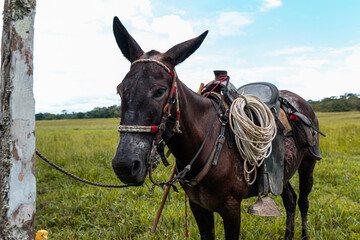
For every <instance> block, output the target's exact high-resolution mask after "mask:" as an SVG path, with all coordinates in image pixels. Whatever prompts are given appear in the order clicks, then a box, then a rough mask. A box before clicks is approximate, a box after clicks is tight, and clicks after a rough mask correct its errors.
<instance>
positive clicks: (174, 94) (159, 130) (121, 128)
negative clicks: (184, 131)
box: [118, 59, 181, 144]
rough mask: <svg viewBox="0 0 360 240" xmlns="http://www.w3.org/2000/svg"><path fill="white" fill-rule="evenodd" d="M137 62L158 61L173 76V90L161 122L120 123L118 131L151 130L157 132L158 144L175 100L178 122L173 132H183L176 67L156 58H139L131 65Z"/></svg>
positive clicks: (156, 142) (156, 139)
mask: <svg viewBox="0 0 360 240" xmlns="http://www.w3.org/2000/svg"><path fill="white" fill-rule="evenodd" d="M136 63H156V64H157V65H159V66H161V67H162V68H163V69H164V70H165V71H166V72H167V73H168V74H170V76H171V77H172V84H171V90H170V93H169V96H168V99H167V102H166V104H165V106H164V108H163V114H162V118H161V122H160V124H159V125H158V126H157V125H151V126H138V125H119V126H118V132H133V133H134V132H137V133H139V132H149V133H155V132H156V133H157V134H156V136H155V144H158V143H159V142H160V141H161V139H162V134H163V133H164V131H165V130H166V126H165V124H166V122H167V120H168V118H169V117H170V116H171V107H172V105H173V103H174V102H176V122H175V127H174V129H173V132H175V133H181V131H180V110H179V95H178V93H177V91H176V90H177V89H176V85H177V84H176V72H175V69H174V70H173V71H171V70H170V69H169V68H168V67H167V66H166V65H165V64H164V63H162V62H160V61H158V60H155V59H138V60H136V61H134V62H133V63H132V64H131V66H133V65H134V64H136Z"/></svg>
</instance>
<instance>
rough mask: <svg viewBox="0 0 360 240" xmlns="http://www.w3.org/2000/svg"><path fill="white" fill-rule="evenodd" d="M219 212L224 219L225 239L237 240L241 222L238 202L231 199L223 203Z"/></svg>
mask: <svg viewBox="0 0 360 240" xmlns="http://www.w3.org/2000/svg"><path fill="white" fill-rule="evenodd" d="M219 213H220V215H221V217H222V219H223V221H224V228H225V239H226V240H233V239H236V240H238V239H239V235H240V223H241V215H240V202H238V201H233V202H231V203H227V204H225V205H224V208H223V209H222V210H221V212H219Z"/></svg>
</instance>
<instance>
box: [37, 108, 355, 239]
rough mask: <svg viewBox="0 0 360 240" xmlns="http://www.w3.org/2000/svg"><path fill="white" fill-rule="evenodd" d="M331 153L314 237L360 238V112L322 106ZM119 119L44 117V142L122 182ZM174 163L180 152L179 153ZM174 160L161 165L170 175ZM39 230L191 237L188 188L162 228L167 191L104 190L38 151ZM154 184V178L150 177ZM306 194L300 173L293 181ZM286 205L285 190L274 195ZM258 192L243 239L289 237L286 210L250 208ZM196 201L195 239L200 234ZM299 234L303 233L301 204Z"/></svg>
mask: <svg viewBox="0 0 360 240" xmlns="http://www.w3.org/2000/svg"><path fill="white" fill-rule="evenodd" d="M318 118H319V120H320V130H321V131H322V132H324V133H325V134H326V135H327V137H325V138H324V137H320V149H321V153H322V155H323V159H322V160H320V161H319V162H318V163H317V165H316V167H315V171H314V187H313V190H312V192H311V193H310V196H309V199H310V209H309V216H308V229H309V234H310V237H311V238H312V239H360V187H359V183H360V113H359V112H349V113H318ZM118 122H119V120H118V119H87V120H54V121H38V122H36V148H37V149H38V150H39V151H40V152H42V153H43V154H44V155H46V156H47V157H48V158H49V159H51V160H52V161H54V162H55V163H56V164H58V165H59V166H61V167H63V168H65V169H67V170H69V171H70V172H72V173H74V174H76V175H78V176H80V177H82V178H85V179H87V180H90V181H95V182H101V183H106V184H120V182H119V181H118V179H117V178H116V176H115V174H114V173H113V170H112V168H111V159H112V157H113V155H114V153H115V150H116V145H117V142H118V138H119V135H118V133H117V131H116V126H117V124H118ZM171 161H172V163H173V162H174V159H171ZM170 171H171V169H170V167H168V168H164V167H163V166H160V167H159V169H158V171H157V173H156V178H157V179H159V180H161V181H165V180H167V178H168V176H169V174H170ZM36 177H37V213H36V219H35V228H36V230H40V229H45V230H47V231H49V239H185V204H184V192H183V190H182V189H181V188H180V187H179V193H175V192H174V191H171V194H170V201H167V203H166V204H165V207H164V210H163V214H162V216H161V218H160V221H159V224H158V227H157V230H156V232H155V233H150V229H151V226H152V223H153V220H154V217H155V215H156V212H157V209H158V206H159V203H160V201H161V198H162V195H163V190H162V189H159V188H156V189H155V190H154V192H150V191H149V190H148V189H147V187H146V186H141V187H136V188H135V187H134V188H127V189H104V188H98V187H92V186H88V185H85V184H83V183H79V182H76V181H75V180H72V179H70V178H69V177H67V176H65V175H63V174H62V173H60V172H58V171H56V170H55V169H53V168H52V167H50V166H49V165H47V164H46V163H44V162H43V161H42V160H41V159H39V158H37V166H36ZM146 181H147V182H148V183H149V184H150V182H149V181H148V180H146ZM291 183H292V186H293V187H294V189H295V191H296V192H297V193H298V189H299V188H298V178H297V176H295V177H294V178H293V179H292V180H291ZM272 198H273V199H274V200H275V202H276V203H277V205H278V206H279V207H280V210H281V211H282V213H284V214H285V209H284V207H283V205H282V200H281V197H272ZM255 200H256V198H251V199H247V200H244V201H243V203H242V208H241V214H242V223H241V235H240V239H282V238H283V236H284V234H285V220H286V219H285V215H284V216H282V217H258V216H252V215H249V214H247V213H246V210H247V207H248V206H249V205H251V204H252V203H254V202H255ZM187 208H188V210H187V211H188V227H189V234H190V238H189V239H199V233H198V229H197V226H196V222H195V219H194V217H193V215H192V214H191V211H190V209H189V206H188V205H187ZM215 221H216V223H215V226H216V239H224V231H223V223H222V220H221V217H220V216H219V215H218V214H216V215H215ZM295 222H296V224H295V239H300V238H301V218H300V212H299V210H298V209H297V213H296V220H295Z"/></svg>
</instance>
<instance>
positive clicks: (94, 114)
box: [35, 105, 121, 120]
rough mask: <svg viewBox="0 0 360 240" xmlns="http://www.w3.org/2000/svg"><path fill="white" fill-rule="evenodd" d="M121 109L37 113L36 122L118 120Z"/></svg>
mask: <svg viewBox="0 0 360 240" xmlns="http://www.w3.org/2000/svg"><path fill="white" fill-rule="evenodd" d="M120 112H121V107H120V106H117V105H113V106H110V107H96V108H94V109H93V110H91V111H89V112H85V113H83V112H72V113H68V112H67V111H66V110H62V111H61V114H53V113H37V114H35V119H36V120H57V119H87V118H119V117H120Z"/></svg>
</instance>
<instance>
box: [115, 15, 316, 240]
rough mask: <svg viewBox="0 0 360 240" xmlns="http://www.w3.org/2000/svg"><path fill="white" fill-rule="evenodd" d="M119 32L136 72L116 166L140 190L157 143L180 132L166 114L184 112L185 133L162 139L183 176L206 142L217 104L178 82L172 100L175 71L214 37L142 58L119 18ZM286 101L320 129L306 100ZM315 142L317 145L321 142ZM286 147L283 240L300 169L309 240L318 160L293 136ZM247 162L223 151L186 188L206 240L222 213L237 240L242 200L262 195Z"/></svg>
mask: <svg viewBox="0 0 360 240" xmlns="http://www.w3.org/2000/svg"><path fill="white" fill-rule="evenodd" d="M113 31H114V35H115V39H116V42H117V44H118V46H119V48H120V50H121V52H122V54H123V55H124V56H125V57H126V58H127V59H128V60H129V61H130V62H131V63H132V65H131V68H130V71H129V72H128V73H127V74H126V76H125V78H124V79H123V81H122V82H121V83H120V84H119V85H118V86H117V91H118V93H119V95H120V97H121V106H122V111H121V123H120V126H119V127H122V130H121V132H122V133H121V136H120V139H119V143H118V146H117V149H116V153H115V156H114V158H113V159H112V167H113V170H114V172H115V174H116V175H117V177H118V178H119V179H120V180H121V181H122V182H123V183H126V184H129V185H134V186H138V185H142V184H143V183H144V181H145V178H146V175H147V173H148V172H149V165H148V158H149V155H150V153H151V151H152V149H153V142H154V141H156V139H157V138H160V139H161V138H164V136H163V135H164V132H165V131H166V130H169V131H171V132H174V131H173V130H174V124H168V123H166V124H165V125H164V124H162V123H164V121H162V120H163V119H164V115H166V116H168V115H172V116H178V115H179V112H180V113H181V117H177V120H178V123H179V126H180V131H178V132H177V133H175V134H173V136H172V137H170V138H165V139H164V140H165V142H166V145H167V146H168V148H169V149H170V150H171V152H172V153H173V155H174V156H175V158H176V166H177V171H178V172H181V171H182V170H183V169H184V168H185V167H186V166H187V165H188V164H189V163H190V161H191V159H192V158H193V157H194V156H195V154H197V152H198V149H199V148H200V147H201V145H202V143H203V141H204V138H205V137H206V135H207V131H208V129H209V126H210V125H211V119H212V118H213V116H214V115H215V114H216V109H215V108H214V105H213V103H212V101H211V100H210V99H208V98H205V97H203V96H200V95H199V94H197V93H195V92H193V91H192V90H191V89H189V88H188V87H187V86H186V85H185V84H184V83H182V82H181V81H180V80H178V79H177V80H176V94H177V98H176V99H173V100H172V101H169V99H172V98H171V96H169V95H172V94H174V86H173V85H174V84H173V83H174V81H175V80H174V78H176V77H177V75H176V73H175V72H174V70H175V66H176V65H178V64H179V63H181V62H183V61H184V60H185V59H186V58H188V57H189V56H190V55H191V54H192V53H194V52H195V51H196V50H197V49H198V47H199V46H200V45H201V43H202V42H203V40H204V39H205V37H206V35H207V33H208V31H205V32H204V33H203V34H201V35H200V36H198V37H196V38H193V39H191V40H188V41H185V42H182V43H180V44H178V45H175V46H174V47H172V48H171V49H169V50H168V51H167V52H165V53H160V52H158V51H155V50H151V51H149V52H144V51H143V50H142V49H141V47H140V46H139V45H138V43H137V42H136V41H135V40H134V38H133V37H132V36H131V35H130V34H129V33H128V31H127V30H126V29H125V27H124V26H123V24H122V23H121V22H120V21H119V19H118V18H117V17H115V18H114V21H113ZM280 96H281V97H282V98H284V99H287V101H288V102H289V103H291V104H292V105H293V106H295V107H296V108H297V109H298V110H299V112H301V113H302V114H304V115H305V116H307V117H308V118H309V119H310V120H311V122H312V123H313V124H314V126H315V127H318V120H317V118H316V116H315V113H314V112H313V110H312V108H311V107H310V105H309V104H308V103H307V102H306V101H305V100H304V99H303V98H301V97H300V96H298V95H296V94H295V93H292V92H290V91H280ZM174 101H176V103H175V104H177V105H178V109H176V108H175V107H168V105H169V104H168V103H169V102H171V103H172V102H174ZM164 106H165V107H164ZM129 126H130V127H132V129H145V127H143V126H148V127H149V128H148V129H149V131H148V132H144V131H138V132H135V131H130V132H128V131H125V130H124V128H126V127H129ZM150 126H151V127H150ZM157 126H159V128H157ZM164 126H165V127H164ZM150 129H151V130H150ZM160 129H162V130H161V131H160ZM220 129H221V124H220V122H219V121H215V122H214V123H213V128H212V130H211V131H210V132H209V134H208V136H207V139H206V141H205V142H204V145H203V148H202V150H201V151H200V152H199V153H198V154H197V156H196V159H195V161H194V162H193V164H192V165H191V169H190V170H189V171H188V172H187V173H186V175H185V178H188V179H191V178H192V177H194V176H196V175H197V174H198V173H199V172H200V171H201V169H202V168H203V166H204V164H205V163H206V160H207V159H208V157H209V153H210V152H211V151H212V149H213V145H214V143H215V142H216V141H217V138H218V136H219V132H220ZM159 132H160V134H159ZM159 135H160V136H159ZM157 142H159V141H157ZM316 142H317V145H316V146H318V136H316ZM285 148H286V156H285V163H284V165H285V166H284V179H283V181H284V182H283V186H284V187H283V192H282V194H281V197H282V199H283V203H284V205H285V209H286V214H287V216H286V232H285V239H292V238H293V237H294V224H295V223H294V222H295V210H296V201H297V195H296V193H295V192H294V190H293V188H292V186H291V185H290V182H289V180H290V178H291V177H292V176H293V175H294V173H295V172H296V170H298V172H299V180H300V181H299V182H300V196H299V202H298V205H299V208H300V211H301V218H302V238H303V239H307V238H308V230H307V212H308V208H309V200H308V195H309V193H310V191H311V189H312V185H313V170H314V167H315V163H316V160H317V159H316V158H315V157H314V156H313V155H312V154H311V152H310V151H309V149H308V148H307V147H306V146H300V147H296V146H295V143H294V139H293V137H292V136H291V137H287V141H286V146H285ZM274 151H276V149H275V150H274ZM243 163H244V160H243V159H242V158H241V157H240V154H239V152H238V150H237V149H236V148H234V147H233V148H230V147H229V146H228V145H227V144H224V146H223V148H222V150H221V153H220V156H219V158H218V162H217V165H215V166H211V167H210V169H209V171H208V172H207V174H206V175H205V176H204V177H203V178H202V180H201V181H200V182H199V183H198V184H197V185H196V186H194V187H191V186H189V185H187V184H185V183H184V182H181V186H182V187H183V189H184V191H185V192H186V194H187V195H188V197H189V202H190V207H191V211H192V213H193V214H194V216H195V219H196V222H197V225H198V228H199V231H200V234H201V239H214V238H215V231H214V212H217V213H219V214H220V215H221V217H222V219H223V222H224V228H225V236H226V239H238V238H239V234H240V222H241V220H240V219H241V216H240V204H241V202H242V200H243V199H245V198H249V197H252V196H257V194H258V184H253V185H249V184H247V182H246V181H245V176H244V171H243Z"/></svg>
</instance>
